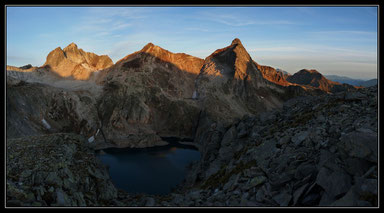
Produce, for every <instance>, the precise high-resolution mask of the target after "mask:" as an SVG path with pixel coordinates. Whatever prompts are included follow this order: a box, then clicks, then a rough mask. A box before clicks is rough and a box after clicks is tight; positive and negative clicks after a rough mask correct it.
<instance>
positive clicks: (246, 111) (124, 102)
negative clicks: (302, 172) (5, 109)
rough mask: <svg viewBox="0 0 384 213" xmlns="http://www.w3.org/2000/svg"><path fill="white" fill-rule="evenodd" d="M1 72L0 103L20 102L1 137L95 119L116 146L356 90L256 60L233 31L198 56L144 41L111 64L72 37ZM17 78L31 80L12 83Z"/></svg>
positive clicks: (195, 131) (88, 131) (190, 132)
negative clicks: (1, 93) (0, 99)
mask: <svg viewBox="0 0 384 213" xmlns="http://www.w3.org/2000/svg"><path fill="white" fill-rule="evenodd" d="M7 76H8V78H7V85H9V86H10V88H9V91H8V92H9V96H11V95H14V98H15V99H9V103H7V104H8V105H9V106H10V105H12V104H14V105H20V104H19V103H14V102H15V101H16V100H19V102H23V103H25V104H26V105H21V107H20V108H13V109H12V110H10V111H9V113H8V114H9V115H10V116H9V119H8V120H7V122H8V126H9V127H10V132H9V133H8V137H13V136H14V135H28V134H39V133H41V132H46V131H49V132H60V131H75V132H78V133H81V134H85V135H86V136H87V137H91V136H92V135H94V134H95V132H96V131H97V129H99V128H100V127H101V126H102V127H103V129H104V132H105V137H106V138H107V139H108V143H109V146H118V147H124V146H132V147H143V146H144V147H145V146H150V145H149V144H152V145H153V144H163V143H164V142H163V141H162V140H161V137H170V136H172V137H179V138H189V139H191V140H194V139H196V138H198V137H203V135H201V134H202V132H204V130H205V128H207V126H206V125H204V122H205V123H212V122H216V123H217V124H218V125H219V124H220V125H223V126H226V125H229V124H230V123H232V122H233V121H234V120H236V119H239V118H241V117H243V116H245V115H251V114H259V113H261V112H265V111H268V110H271V109H276V108H280V107H281V106H282V104H283V103H284V102H285V101H286V100H288V99H290V98H293V97H296V96H302V95H313V94H325V93H334V92H340V91H350V90H356V89H357V88H356V87H354V86H351V85H348V84H340V83H337V82H334V81H331V80H328V79H327V78H326V77H324V76H323V75H322V74H321V73H319V72H318V71H316V70H308V69H303V70H300V71H298V72H297V73H294V74H293V75H291V74H289V73H287V72H285V71H282V70H279V69H278V70H276V69H275V68H273V67H270V66H264V65H260V64H258V63H256V62H255V61H254V60H253V59H252V58H251V56H250V55H249V53H248V52H247V50H246V48H245V47H244V46H243V44H242V42H241V41H240V40H239V39H237V38H236V39H234V40H233V41H232V43H231V44H230V45H229V46H227V47H224V48H221V49H218V50H216V51H215V52H214V53H212V54H211V55H209V56H208V57H207V58H205V59H201V58H198V57H194V56H191V55H187V54H184V53H172V52H170V51H168V50H165V49H163V48H161V47H159V46H156V45H154V44H152V43H148V44H147V45H145V46H144V47H143V48H142V49H141V50H139V51H137V52H134V53H132V54H128V55H127V56H126V57H124V58H122V59H120V60H119V61H117V62H116V63H114V64H113V62H112V60H111V59H110V58H109V57H108V56H106V55H102V56H99V55H96V54H94V53H90V52H86V51H84V50H82V49H79V48H78V46H77V45H76V44H75V43H71V44H69V45H68V46H67V47H65V48H64V49H61V48H60V47H58V48H56V49H54V50H53V51H51V52H50V53H49V54H48V56H47V58H46V62H45V63H44V65H43V66H41V67H32V66H30V65H29V66H28V65H27V66H24V67H20V68H17V67H12V66H7ZM36 83H39V84H36ZM23 84H27V85H31V84H32V85H35V86H33V87H32V89H25V87H15V85H23ZM19 90H20V91H19ZM35 90H37V91H35ZM63 94H65V95H63ZM38 96H39V98H38ZM66 97H69V98H68V99H65V98H66ZM31 98H34V99H41V100H43V101H40V103H32V102H31V101H32V100H31ZM44 102H45V104H43V103H44ZM41 104H43V105H41ZM24 106H25V108H24ZM27 106H28V107H27ZM31 108H34V109H31ZM58 110H59V111H60V110H61V111H60V112H58ZM33 111H35V112H37V111H38V112H40V113H38V114H36V113H32V112H33ZM25 114H28V116H27V117H28V119H27V121H26V122H25V124H24V125H23V127H20V123H19V122H18V120H19V119H21V118H22V117H23V115H24V117H25ZM13 116H15V118H13ZM63 116H64V117H63ZM65 116H67V117H65ZM42 120H44V122H43V121H42ZM207 120H209V121H210V122H206V121H207ZM45 122H46V123H48V124H49V125H50V126H51V128H50V129H49V130H47V129H46V128H45V127H44V126H45V125H43V124H42V123H45ZM13 126H15V127H16V126H19V127H18V128H11V127H13ZM104 145H105V144H104Z"/></svg>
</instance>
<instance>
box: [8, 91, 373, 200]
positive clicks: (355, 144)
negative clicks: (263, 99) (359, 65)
mask: <svg viewBox="0 0 384 213" xmlns="http://www.w3.org/2000/svg"><path fill="white" fill-rule="evenodd" d="M377 94H378V91H377V86H374V87H369V88H364V89H360V90H358V91H354V92H340V93H336V94H324V95H320V96H306V97H298V98H294V99H291V100H289V101H287V102H286V103H284V106H283V108H282V109H277V110H274V111H270V112H266V113H261V114H260V115H256V116H244V117H243V118H242V119H239V120H238V121H237V122H235V123H233V124H231V125H229V126H223V125H220V124H212V125H210V126H211V127H212V128H209V129H206V131H205V132H204V133H203V134H202V135H204V137H200V138H201V139H200V140H204V141H195V142H194V143H197V144H199V145H200V146H201V147H200V148H199V150H200V152H201V156H202V158H201V160H200V161H199V162H198V163H196V164H194V165H192V167H191V168H190V172H189V174H188V176H187V177H186V180H185V182H184V183H183V184H182V186H180V187H179V188H178V189H176V190H175V191H174V192H173V193H170V194H168V195H166V196H154V195H146V194H140V195H133V194H130V193H127V192H124V191H122V190H118V189H116V188H115V187H114V186H113V184H112V182H111V180H110V177H109V175H108V171H107V168H105V167H104V166H103V165H102V164H101V163H100V162H99V161H98V159H97V158H96V157H95V149H94V148H93V147H91V146H89V144H88V143H87V140H86V138H84V137H83V136H80V135H77V134H72V133H56V134H47V135H42V136H30V137H24V138H14V139H8V140H7V206H185V207H187V206H203V207H208V206H238V207H240V206H252V207H258V206H272V207H275V206H377V205H378V185H377V184H378V167H377V166H378V161H377V159H378V150H377V142H378V135H377V134H378V126H377V125H378V114H377V113H378V111H377V110H378V105H377V101H378V97H377ZM189 143H190V142H189Z"/></svg>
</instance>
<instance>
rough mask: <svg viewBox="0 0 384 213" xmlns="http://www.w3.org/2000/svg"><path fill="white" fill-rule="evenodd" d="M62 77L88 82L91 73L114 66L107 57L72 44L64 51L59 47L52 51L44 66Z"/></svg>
mask: <svg viewBox="0 0 384 213" xmlns="http://www.w3.org/2000/svg"><path fill="white" fill-rule="evenodd" d="M47 65H49V67H50V68H51V69H52V71H53V72H55V73H57V74H59V75H60V76H61V77H70V76H72V77H74V78H75V79H78V80H87V79H88V78H89V77H90V75H91V73H92V72H94V71H97V70H101V69H104V68H107V67H109V66H111V65H113V62H112V60H111V59H110V58H109V57H108V56H107V55H102V56H99V55H96V54H94V53H91V52H85V51H84V50H83V49H79V48H78V46H77V45H76V44H75V43H74V42H72V43H70V44H69V45H68V46H66V47H65V48H64V49H61V47H57V48H56V49H54V50H53V51H51V52H50V53H49V54H48V56H47V59H46V62H45V64H44V65H43V66H47Z"/></svg>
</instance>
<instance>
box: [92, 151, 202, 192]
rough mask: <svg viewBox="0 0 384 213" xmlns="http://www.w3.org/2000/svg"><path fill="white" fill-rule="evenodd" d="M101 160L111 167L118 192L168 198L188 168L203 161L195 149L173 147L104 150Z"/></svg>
mask: <svg viewBox="0 0 384 213" xmlns="http://www.w3.org/2000/svg"><path fill="white" fill-rule="evenodd" d="M104 152H105V153H106V154H103V155H100V154H98V155H97V156H98V158H99V159H100V160H101V161H102V162H103V163H104V164H106V165H108V166H109V174H110V176H111V179H112V182H113V183H114V185H115V186H116V187H117V188H121V189H123V190H125V191H127V192H130V193H148V194H167V193H169V192H171V189H172V188H174V187H176V185H178V184H180V183H181V182H182V180H183V179H184V177H185V175H186V173H187V168H186V167H187V165H188V164H190V163H191V162H192V161H198V160H199V159H200V153H199V152H198V151H197V150H196V149H195V148H194V147H192V146H186V145H180V144H174V143H172V145H167V146H161V147H151V148H143V149H128V148H124V149H117V148H109V149H104Z"/></svg>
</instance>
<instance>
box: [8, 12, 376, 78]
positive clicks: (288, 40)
mask: <svg viewBox="0 0 384 213" xmlns="http://www.w3.org/2000/svg"><path fill="white" fill-rule="evenodd" d="M6 13H7V16H6V17H7V22H6V24H7V25H6V26H7V29H6V32H7V37H6V39H7V40H6V41H7V65H13V66H23V65H26V64H32V65H33V66H41V65H43V64H44V62H45V59H46V56H47V55H48V53H49V52H50V51H52V50H53V49H55V48H56V47H61V48H64V47H66V46H67V45H69V44H70V43H72V42H74V43H76V44H77V45H78V47H79V48H82V49H83V50H85V51H88V52H94V53H96V54H98V55H108V56H110V57H111V59H112V60H113V62H114V63H115V62H117V61H118V60H120V59H121V58H123V57H125V56H126V55H128V54H131V53H133V52H135V51H138V50H140V49H141V48H142V47H144V45H146V44H147V43H149V42H151V43H153V44H155V45H158V46H160V47H162V48H164V49H167V50H169V51H171V52H174V53H177V52H183V53H186V54H190V55H193V56H196V57H200V58H203V59H204V58H205V57H207V56H209V55H210V54H211V53H213V52H214V51H215V50H216V49H220V48H223V47H225V46H228V45H229V44H230V43H231V41H232V40H233V39H234V38H239V39H240V40H241V41H242V43H243V45H244V46H245V48H246V49H247V51H248V52H249V54H250V55H251V57H252V59H253V60H254V61H256V62H257V63H259V64H263V65H268V66H272V67H274V68H280V69H283V70H285V71H288V72H289V73H291V74H293V73H295V72H297V71H299V70H300V69H304V68H305V69H316V70H318V71H319V72H321V73H322V74H324V75H341V76H347V77H351V78H357V79H366V80H368V79H372V78H377V77H378V76H377V73H378V71H377V36H378V35H377V7H9V6H8V7H7V10H6Z"/></svg>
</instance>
